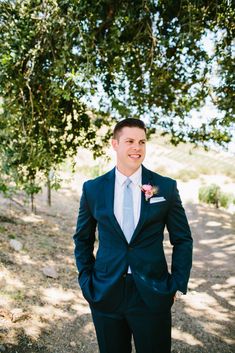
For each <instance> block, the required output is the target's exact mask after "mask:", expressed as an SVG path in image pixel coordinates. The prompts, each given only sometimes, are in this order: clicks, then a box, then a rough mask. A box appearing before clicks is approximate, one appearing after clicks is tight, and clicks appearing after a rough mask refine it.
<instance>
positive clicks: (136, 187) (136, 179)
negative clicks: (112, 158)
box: [114, 166, 142, 229]
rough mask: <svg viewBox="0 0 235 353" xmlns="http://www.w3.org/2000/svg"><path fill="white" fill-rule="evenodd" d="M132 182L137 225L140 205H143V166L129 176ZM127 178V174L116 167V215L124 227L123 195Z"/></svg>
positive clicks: (135, 222)
mask: <svg viewBox="0 0 235 353" xmlns="http://www.w3.org/2000/svg"><path fill="white" fill-rule="evenodd" d="M128 178H129V179H130V180H131V181H132V183H131V184H130V187H131V189H132V195H133V206H134V210H133V211H134V224H135V227H136V226H137V224H138V222H139V218H140V205H141V188H140V186H141V182H142V181H141V180H142V167H141V166H140V167H139V169H138V170H137V171H136V172H135V173H134V174H132V175H131V176H129V177H128ZM126 179H127V176H126V175H123V174H122V173H120V172H119V170H118V169H117V168H116V171H115V188H114V215H115V217H116V219H117V221H118V223H119V225H120V227H121V228H122V223H123V196H124V192H123V190H124V183H125V181H126ZM122 229H123V228H122Z"/></svg>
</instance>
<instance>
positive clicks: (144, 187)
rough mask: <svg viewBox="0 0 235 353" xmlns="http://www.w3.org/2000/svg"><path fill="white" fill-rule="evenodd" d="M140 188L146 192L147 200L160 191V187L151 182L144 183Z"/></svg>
mask: <svg viewBox="0 0 235 353" xmlns="http://www.w3.org/2000/svg"><path fill="white" fill-rule="evenodd" d="M140 188H141V191H143V192H144V195H145V200H146V201H148V200H149V199H150V198H151V197H152V196H153V195H156V194H157V192H158V187H157V186H153V185H150V184H145V185H142V186H141V187H140Z"/></svg>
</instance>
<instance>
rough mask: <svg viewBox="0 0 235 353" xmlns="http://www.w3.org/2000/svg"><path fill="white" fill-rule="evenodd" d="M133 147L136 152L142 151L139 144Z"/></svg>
mask: <svg viewBox="0 0 235 353" xmlns="http://www.w3.org/2000/svg"><path fill="white" fill-rule="evenodd" d="M132 147H133V148H134V150H135V151H136V150H139V149H140V145H139V143H138V142H136V143H134V144H133V146H132Z"/></svg>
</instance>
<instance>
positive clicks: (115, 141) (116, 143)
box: [111, 139, 118, 151]
mask: <svg viewBox="0 0 235 353" xmlns="http://www.w3.org/2000/svg"><path fill="white" fill-rule="evenodd" d="M111 144H112V147H113V149H114V151H116V149H117V145H118V140H116V139H112V140H111Z"/></svg>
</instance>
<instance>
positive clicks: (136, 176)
mask: <svg viewBox="0 0 235 353" xmlns="http://www.w3.org/2000/svg"><path fill="white" fill-rule="evenodd" d="M115 176H116V181H117V182H118V183H119V184H120V185H121V186H122V185H123V184H124V183H125V181H126V179H127V176H126V175H124V174H122V173H121V172H119V170H118V169H117V167H116V168H115ZM141 177H142V166H140V167H139V168H138V169H137V171H136V172H135V173H133V174H132V175H130V176H129V177H128V178H129V179H130V180H131V181H132V183H133V184H135V185H138V186H139V185H141Z"/></svg>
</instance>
